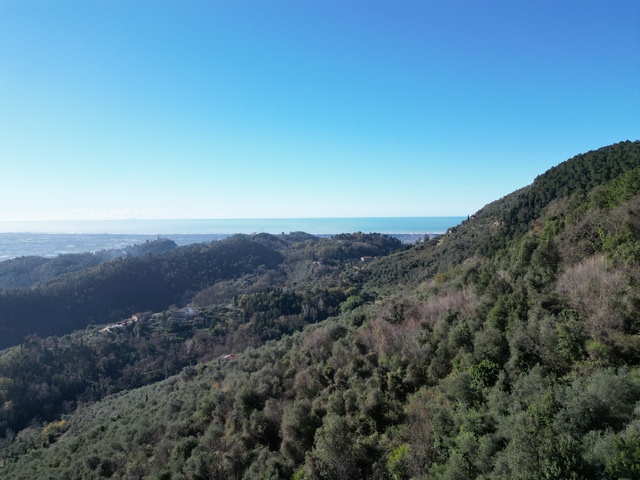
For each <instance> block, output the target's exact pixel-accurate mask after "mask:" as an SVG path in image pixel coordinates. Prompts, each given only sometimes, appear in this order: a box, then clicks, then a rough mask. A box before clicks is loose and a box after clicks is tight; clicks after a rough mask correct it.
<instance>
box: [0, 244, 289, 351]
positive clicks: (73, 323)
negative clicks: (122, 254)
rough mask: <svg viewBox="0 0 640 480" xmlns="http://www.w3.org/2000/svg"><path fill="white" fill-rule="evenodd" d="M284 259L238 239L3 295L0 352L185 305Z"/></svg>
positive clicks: (127, 261) (119, 263)
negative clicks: (217, 285) (35, 337)
mask: <svg viewBox="0 0 640 480" xmlns="http://www.w3.org/2000/svg"><path fill="white" fill-rule="evenodd" d="M281 262H282V255H281V254H280V253H278V252H276V251H274V250H272V249H269V248H267V247H264V246H262V245H259V244H257V243H255V242H252V241H250V240H249V239H247V238H246V237H242V236H237V237H232V238H229V239H227V240H223V241H220V242H214V243H211V244H207V245H194V246H186V247H181V248H178V249H175V250H173V251H171V252H167V253H164V254H160V255H152V256H148V257H126V258H122V259H117V260H112V261H110V262H106V263H103V264H101V265H99V266H97V267H94V268H90V269H86V270H83V271H80V272H76V273H71V274H67V275H64V276H61V277H58V278H56V279H54V280H50V281H48V282H45V283H42V284H39V285H37V286H35V287H34V288H32V289H23V290H15V291H11V292H5V293H4V294H2V295H0V348H6V347H8V346H10V345H12V344H16V343H18V342H20V341H21V340H22V338H23V337H24V336H25V335H27V334H29V333H38V334H39V335H40V336H48V335H54V334H64V333H68V332H70V331H72V330H74V329H78V328H84V327H85V326H87V325H90V324H100V323H108V322H110V321H117V320H120V319H122V318H125V317H127V316H130V315H131V314H133V313H135V312H139V311H146V310H153V311H159V310H163V309H166V308H168V307H169V306H170V305H172V304H180V303H184V302H185V301H186V300H187V299H188V298H189V296H190V295H192V294H193V293H195V292H197V291H199V290H201V289H203V288H205V287H207V286H208V285H211V284H212V283H214V282H216V281H218V280H223V279H230V278H235V277H238V276H240V275H243V274H247V273H252V272H254V271H255V270H256V269H257V268H258V267H260V266H264V267H265V268H267V269H271V268H276V267H277V266H278V265H279V264H280V263H281Z"/></svg>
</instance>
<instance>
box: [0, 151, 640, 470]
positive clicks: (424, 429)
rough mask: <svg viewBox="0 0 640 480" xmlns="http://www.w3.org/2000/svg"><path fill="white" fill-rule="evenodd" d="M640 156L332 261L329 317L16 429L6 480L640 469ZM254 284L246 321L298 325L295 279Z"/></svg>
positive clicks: (6, 385) (305, 279)
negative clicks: (404, 240) (414, 238)
mask: <svg viewBox="0 0 640 480" xmlns="http://www.w3.org/2000/svg"><path fill="white" fill-rule="evenodd" d="M619 152H627V153H628V156H627V157H628V158H627V157H625V158H627V160H624V161H621V160H620V158H621V157H622V155H621V154H619ZM585 158H591V160H588V161H587V160H585ZM589 162H591V163H589ZM594 162H595V163H594ZM602 162H605V163H608V162H611V166H609V165H600V163H602ZM574 163H575V165H572V164H574ZM639 163H640V162H639V157H638V142H633V143H631V142H624V143H622V144H617V145H613V146H611V147H606V148H603V149H600V150H598V151H596V152H590V153H589V154H585V155H583V156H578V157H575V158H574V159H571V160H568V161H567V162H565V163H564V164H562V165H563V166H562V168H561V169H560V170H559V171H560V172H561V171H566V172H573V171H577V172H580V180H579V182H578V181H576V183H575V184H574V186H570V185H569V186H568V187H567V188H566V189H565V188H564V184H565V180H557V181H556V180H553V179H554V178H558V179H561V178H565V177H564V176H562V175H561V176H559V177H555V175H556V173H557V172H555V171H554V173H549V172H548V173H547V174H544V175H541V176H540V177H538V179H536V181H535V182H534V184H532V185H531V186H529V187H526V188H525V189H523V190H520V191H518V192H515V193H514V194H513V195H510V196H507V197H505V198H504V199H501V200H499V201H496V202H494V203H493V204H490V205H488V206H487V207H485V208H484V209H483V210H481V211H480V212H478V213H477V214H476V215H475V216H474V217H473V218H470V219H469V221H467V222H465V223H464V224H463V225H461V226H459V227H457V228H455V229H453V230H452V231H451V232H450V233H449V234H447V235H446V236H444V237H442V238H440V239H438V240H435V241H429V242H424V243H420V244H418V245H416V246H415V247H412V248H410V249H408V250H406V251H401V252H398V253H395V254H392V255H390V256H389V257H384V258H379V259H376V260H375V261H374V262H371V263H369V264H366V265H356V266H355V267H357V268H354V265H348V264H344V265H342V266H340V265H338V264H336V265H332V266H331V265H330V266H331V267H332V268H335V270H334V271H332V272H331V278H332V279H333V280H332V281H333V282H334V287H332V288H337V286H338V285H342V288H343V290H342V291H343V293H344V295H345V297H343V298H342V299H337V301H338V302H340V303H338V308H336V309H335V311H334V314H332V315H330V316H329V317H328V318H326V319H324V320H321V321H319V322H316V323H313V324H311V325H307V326H306V327H305V328H304V329H303V330H301V331H296V332H294V333H293V334H291V335H285V336H284V337H282V338H281V339H280V340H277V341H269V342H267V343H266V344H264V345H263V346H261V347H255V348H248V349H245V350H244V351H241V352H235V353H236V355H235V356H232V357H223V358H216V359H213V360H211V361H203V362H201V363H199V364H198V365H196V366H190V367H187V368H185V369H184V370H183V371H182V372H181V373H180V374H179V375H176V376H172V377H170V378H167V379H166V380H163V381H160V382H157V383H154V384H150V385H147V386H144V387H141V388H137V389H134V390H131V391H129V392H121V393H118V394H115V395H111V396H108V397H106V398H104V399H103V400H102V401H100V402H97V403H93V404H86V405H85V406H80V407H79V408H77V409H70V410H71V411H70V413H68V414H66V415H65V414H63V415H61V416H59V417H57V418H51V419H49V420H48V422H44V423H38V422H37V420H34V421H33V422H32V425H31V426H30V427H28V428H24V429H22V430H21V431H19V432H8V433H7V434H6V435H5V440H4V446H3V447H2V448H1V450H0V452H1V455H0V458H1V460H0V477H1V478H12V479H13V478H15V479H20V478H24V479H27V478H57V479H75V478H88V479H92V478H96V479H97V478H122V479H124V478H133V479H143V478H145V479H146V478H155V479H161V478H162V479H241V478H246V479H252V478H271V479H277V478H282V479H284V478H295V479H298V480H299V479H359V478H362V479H369V478H373V479H409V478H421V479H432V478H433V479H437V478H443V479H444V478H447V479H450V478H460V479H466V478H480V479H505V478H509V479H512V478H513V479H538V478H540V479H542V478H546V479H550V478H553V479H634V478H639V477H640V353H639V352H640V191H639V187H640V182H639V181H638V179H639V174H638V172H639V170H638V165H639ZM590 164H593V168H591V167H589V166H588V165H590ZM613 165H619V166H620V168H619V169H618V170H616V168H617V167H614V166H613ZM557 168H558V167H557ZM563 169H564V170H563ZM589 172H592V173H589ZM602 172H609V173H606V174H602ZM585 175H591V176H589V177H588V178H584V176H585ZM545 179H546V180H545ZM552 180H553V181H552ZM547 181H548V182H550V183H549V185H556V187H554V188H555V190H548V189H547V187H544V188H542V187H539V185H543V186H544V185H545V182H547ZM536 182H537V184H536ZM553 182H555V183H553ZM538 188H540V189H541V190H540V191H541V192H547V193H544V195H542V194H540V196H538V194H536V195H533V194H531V193H530V192H531V191H535V190H536V189H538ZM527 192H529V193H527ZM531 195H533V196H531ZM532 198H533V199H534V200H532V201H530V199H532ZM537 199H540V200H537ZM518 205H520V206H521V207H522V208H525V207H524V205H528V207H526V208H527V209H528V210H526V211H525V212H523V213H522V214H520V211H519V210H518V208H516V207H517V206H518ZM536 205H537V206H536ZM514 215H515V216H514ZM509 219H512V220H511V221H512V222H515V223H512V224H510V223H509ZM265 240H268V241H273V239H265ZM318 245H319V243H316V244H315V246H316V247H317V246H318ZM297 248H298V250H300V251H303V250H304V248H305V247H304V244H299V245H298V247H297ZM310 248H315V247H314V246H313V245H310ZM315 262H317V260H315V261H314V265H315V267H318V268H319V267H323V266H324V265H317V264H316V263H315ZM283 263H284V262H283ZM300 265H303V264H300ZM291 268H292V270H293V267H292V266H291ZM288 278H293V277H291V276H289V277H288ZM299 278H300V279H301V281H300V284H302V285H309V284H311V283H312V281H313V278H314V276H313V274H309V275H303V276H301V277H299ZM317 278H318V279H321V281H322V282H324V281H325V278H326V277H325V276H318V277H317ZM341 282H342V283H341ZM347 290H349V291H348V292H347ZM255 295H256V296H255V297H247V298H246V301H245V300H242V299H241V298H240V297H238V298H237V299H236V302H235V306H234V307H233V308H237V309H238V310H237V311H236V313H238V314H239V315H240V317H242V318H245V315H246V320H242V321H241V322H242V323H243V324H245V325H252V327H251V328H254V329H258V330H259V329H261V328H269V326H273V325H277V324H279V322H286V320H287V318H288V317H287V316H286V315H285V314H280V315H279V316H278V313H277V312H278V308H280V307H282V306H283V305H288V304H290V302H293V300H291V299H289V298H288V297H287V295H285V291H280V292H279V293H278V292H275V291H274V293H273V295H267V296H261V295H264V293H256V294H255ZM349 298H351V300H349ZM243 302H244V303H243ZM294 303H295V302H294ZM294 303H291V305H293V304H294ZM316 305H319V304H316ZM144 338H145V336H144V335H143V334H141V335H140V341H141V342H143V341H144ZM186 341H187V340H185V342H186ZM185 345H186V343H185ZM51 349H52V348H51ZM12 351H14V352H17V351H18V350H17V349H16V350H12ZM14 355H16V353H14ZM13 385H14V384H13V383H12V379H11V378H8V377H5V378H4V379H0V395H3V394H4V395H5V397H0V399H2V400H3V401H4V405H7V402H8V400H9V398H8V397H7V396H6V395H7V393H3V392H9V391H10V389H11V388H12V386H13ZM42 388H46V387H42ZM5 408H6V407H5Z"/></svg>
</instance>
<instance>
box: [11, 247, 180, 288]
mask: <svg viewBox="0 0 640 480" xmlns="http://www.w3.org/2000/svg"><path fill="white" fill-rule="evenodd" d="M176 246H177V245H176V244H175V242H173V241H171V240H167V239H158V240H154V241H152V242H150V241H147V242H146V243H143V244H140V245H132V246H129V247H126V248H122V249H117V250H100V251H97V252H93V253H89V252H87V253H70V254H65V255H58V256H57V257H54V258H44V257H36V256H28V257H18V258H14V259H11V260H7V261H4V262H0V291H2V290H9V289H15V288H26V287H31V286H32V285H35V284H36V283H40V282H44V281H46V280H51V279H52V278H55V277H59V276H60V275H64V274H65V273H71V272H77V271H80V270H84V269H86V268H89V267H95V266H96V265H99V264H101V263H103V262H107V261H109V260H113V259H114V258H119V257H124V256H129V257H140V256H146V255H153V254H157V253H163V252H167V251H169V250H172V249H174V248H176Z"/></svg>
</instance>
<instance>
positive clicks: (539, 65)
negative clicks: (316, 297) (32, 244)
mask: <svg viewBox="0 0 640 480" xmlns="http://www.w3.org/2000/svg"><path fill="white" fill-rule="evenodd" d="M638 25H640V2H638V1H635V0H629V1H616V0H613V1H611V0H608V1H604V0H603V1H593V0H580V1H540V0H536V1H533V0H531V1H527V0H523V1H517V2H514V1H492V0H489V1H486V2H478V1H460V0H456V1H429V0H424V1H405V0H400V1H391V0H389V1H378V0H366V1H349V0H342V1H331V0H322V1H310V0H295V1H294V0H290V1H278V0H260V1H243V0H235V1H231V0H226V1H215V0H210V1H202V2H198V1H177V0H175V1H162V0H154V1H148V2H147V1H135V2H134V1H119V0H109V1H106V0H99V1H96V0H94V1H90V0H82V1H53V0H52V1H31V0H0V167H1V171H2V179H3V182H2V188H1V189H0V205H1V206H0V221H6V220H9V221H10V220H25V221H32V220H70V219H121V218H132V217H135V218H287V217H364V216H435V215H467V214H472V213H474V212H475V211H477V210H478V209H480V208H481V207H482V206H483V205H485V204H486V203H488V202H490V201H492V200H495V199H497V198H500V197H501V196H504V195H506V194H508V193H510V192H512V191H513V190H515V189H517V188H520V187H523V186H525V185H527V184H529V183H531V182H532V181H533V179H534V178H535V176H536V175H538V174H540V173H543V172H544V171H545V170H547V169H548V168H550V167H552V166H554V165H556V164H558V163H560V162H562V161H564V160H566V159H567V158H570V157H572V156H573V155H575V154H578V153H582V152H586V151H588V150H592V149H595V148H599V147H601V146H604V145H609V144H611V143H615V142H618V141H622V140H636V139H638V138H640V134H639V133H640V114H639V112H640V28H638Z"/></svg>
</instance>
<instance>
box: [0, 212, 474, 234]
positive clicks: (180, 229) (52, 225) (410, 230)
mask: <svg viewBox="0 0 640 480" xmlns="http://www.w3.org/2000/svg"><path fill="white" fill-rule="evenodd" d="M465 218H466V217H462V216H450V217H354V218H262V219H195V220H182V219H180V220H138V219H131V220H75V221H73V220H67V221H36V222H29V221H4V222H0V233H39V234H110V235H118V234H126V235H162V236H168V235H198V234H206V235H217V234H226V235H233V234H236V233H246V234H250V233H273V234H278V233H290V232H298V231H300V232H306V233H310V234H313V235H335V234H337V233H346V232H357V231H361V232H376V233H386V234H398V235H400V234H423V235H424V234H425V233H432V234H438V233H444V232H446V230H447V229H449V228H451V227H453V226H455V225H458V224H459V223H460V222H462V220H464V219H465Z"/></svg>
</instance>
